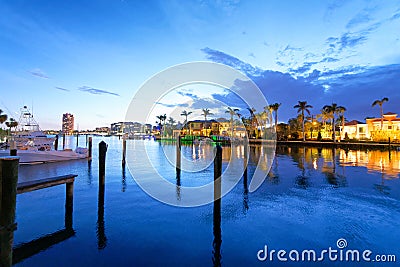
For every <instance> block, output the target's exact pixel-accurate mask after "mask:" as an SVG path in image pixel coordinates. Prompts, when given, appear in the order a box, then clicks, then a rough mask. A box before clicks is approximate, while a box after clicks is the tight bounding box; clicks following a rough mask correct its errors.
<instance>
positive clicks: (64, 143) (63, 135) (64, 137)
mask: <svg viewBox="0 0 400 267" xmlns="http://www.w3.org/2000/svg"><path fill="white" fill-rule="evenodd" d="M63 150H65V133H64V134H63Z"/></svg>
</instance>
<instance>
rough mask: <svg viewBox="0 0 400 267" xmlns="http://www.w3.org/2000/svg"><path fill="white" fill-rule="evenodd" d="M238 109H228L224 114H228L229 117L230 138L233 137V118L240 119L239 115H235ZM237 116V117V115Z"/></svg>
mask: <svg viewBox="0 0 400 267" xmlns="http://www.w3.org/2000/svg"><path fill="white" fill-rule="evenodd" d="M238 111H239V109H237V108H231V107H228V110H227V111H225V113H229V115H230V116H231V137H233V116H235V115H237V116H238V117H239V118H240V114H239V113H237V112H238ZM238 114H239V115H238Z"/></svg>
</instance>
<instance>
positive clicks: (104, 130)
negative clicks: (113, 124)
mask: <svg viewBox="0 0 400 267" xmlns="http://www.w3.org/2000/svg"><path fill="white" fill-rule="evenodd" d="M95 132H96V133H102V134H109V133H110V128H109V127H96V129H95Z"/></svg>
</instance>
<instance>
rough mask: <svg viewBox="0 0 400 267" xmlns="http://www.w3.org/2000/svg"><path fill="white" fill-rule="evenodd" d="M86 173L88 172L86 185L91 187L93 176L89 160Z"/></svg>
mask: <svg viewBox="0 0 400 267" xmlns="http://www.w3.org/2000/svg"><path fill="white" fill-rule="evenodd" d="M87 172H88V176H87V184H88V185H91V184H92V180H93V175H92V161H91V160H89V161H88V169H87Z"/></svg>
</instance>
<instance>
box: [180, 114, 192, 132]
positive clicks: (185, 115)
mask: <svg viewBox="0 0 400 267" xmlns="http://www.w3.org/2000/svg"><path fill="white" fill-rule="evenodd" d="M192 113H193V112H191V111H189V112H187V111H186V110H183V111H182V113H181V116H184V117H185V122H184V124H186V129H187V127H188V125H187V122H188V121H187V118H188V116H189V115H190V114H192Z"/></svg>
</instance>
